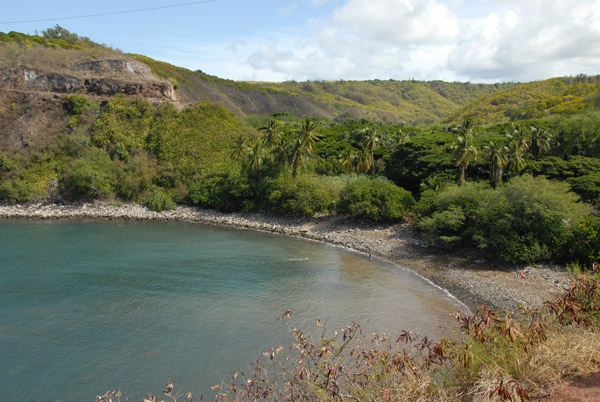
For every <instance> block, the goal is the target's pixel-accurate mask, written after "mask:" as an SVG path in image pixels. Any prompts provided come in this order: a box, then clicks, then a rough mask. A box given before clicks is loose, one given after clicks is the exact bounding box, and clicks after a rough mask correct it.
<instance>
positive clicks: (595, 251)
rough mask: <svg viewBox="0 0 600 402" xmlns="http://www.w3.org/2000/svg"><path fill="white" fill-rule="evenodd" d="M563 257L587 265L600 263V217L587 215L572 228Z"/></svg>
mask: <svg viewBox="0 0 600 402" xmlns="http://www.w3.org/2000/svg"><path fill="white" fill-rule="evenodd" d="M563 258H564V259H565V260H567V261H568V260H571V261H576V262H577V263H579V264H582V265H584V266H588V267H591V266H592V265H593V264H600V217H598V216H589V217H587V218H586V219H585V220H584V221H582V222H580V223H579V224H578V225H577V226H575V227H574V228H573V230H572V232H571V238H570V240H569V242H567V244H566V245H565V249H564V255H563Z"/></svg>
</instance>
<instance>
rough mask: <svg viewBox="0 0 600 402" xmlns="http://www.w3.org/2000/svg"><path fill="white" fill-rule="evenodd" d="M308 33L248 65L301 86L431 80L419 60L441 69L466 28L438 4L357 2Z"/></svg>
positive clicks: (422, 0) (427, 0)
mask: <svg viewBox="0 0 600 402" xmlns="http://www.w3.org/2000/svg"><path fill="white" fill-rule="evenodd" d="M307 31H309V32H312V34H311V36H310V37H299V38H296V40H295V41H294V42H293V43H284V42H281V41H280V42H278V43H271V44H269V45H268V46H265V44H262V45H261V46H260V47H259V48H257V49H256V50H255V51H254V52H253V53H252V54H251V55H250V56H249V57H248V63H249V64H250V65H251V66H252V67H254V68H257V69H258V68H260V69H261V70H263V71H271V72H273V73H276V74H286V75H287V76H289V77H293V78H294V79H296V80H305V79H340V78H344V79H372V78H381V79H385V78H402V77H403V75H407V76H410V77H422V78H426V76H427V74H426V71H425V70H426V69H424V68H423V66H422V65H421V64H420V63H419V60H421V61H422V62H427V63H430V64H429V67H430V68H438V69H439V68H440V66H442V65H443V64H444V63H445V61H446V58H447V54H448V52H449V50H450V49H449V47H448V45H449V44H452V43H454V42H455V41H456V40H457V39H458V38H459V37H460V23H459V20H458V18H457V17H456V16H455V15H454V14H452V12H451V11H450V9H449V8H448V7H447V6H445V5H444V4H443V3H441V2H439V1H435V0H351V1H349V2H347V3H345V4H344V5H342V6H340V7H337V8H335V9H334V11H333V12H332V13H331V15H329V16H327V17H325V18H323V19H313V20H311V21H310V22H309V24H308V28H307ZM283 49H288V50H283ZM407 68H408V69H409V70H410V71H407Z"/></svg>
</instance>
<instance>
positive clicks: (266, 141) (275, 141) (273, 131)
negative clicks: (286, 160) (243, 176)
mask: <svg viewBox="0 0 600 402" xmlns="http://www.w3.org/2000/svg"><path fill="white" fill-rule="evenodd" d="M258 131H263V132H264V134H263V136H262V137H261V142H262V143H263V145H265V146H266V147H268V148H269V149H270V150H272V149H273V148H274V147H276V146H277V145H279V143H280V142H281V130H279V127H278V124H277V120H275V119H269V121H268V122H267V124H265V125H264V126H262V127H260V128H259V129H258ZM270 154H271V162H273V153H272V152H270Z"/></svg>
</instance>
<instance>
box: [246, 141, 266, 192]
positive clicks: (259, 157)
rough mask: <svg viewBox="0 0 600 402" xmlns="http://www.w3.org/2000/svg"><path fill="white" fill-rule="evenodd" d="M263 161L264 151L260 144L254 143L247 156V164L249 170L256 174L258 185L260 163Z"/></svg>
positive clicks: (259, 180)
mask: <svg viewBox="0 0 600 402" xmlns="http://www.w3.org/2000/svg"><path fill="white" fill-rule="evenodd" d="M263 159H264V149H263V147H262V144H261V143H260V142H258V143H256V144H255V145H254V146H253V147H252V149H251V151H250V154H249V155H248V164H249V166H250V169H252V170H253V171H254V172H255V173H256V181H257V182H258V183H260V182H261V179H262V178H261V169H262V163H263Z"/></svg>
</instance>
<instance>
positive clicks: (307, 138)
mask: <svg viewBox="0 0 600 402" xmlns="http://www.w3.org/2000/svg"><path fill="white" fill-rule="evenodd" d="M316 128H317V123H316V122H315V121H314V120H313V119H311V118H309V117H306V118H305V119H304V121H302V125H301V126H300V128H299V129H298V130H296V133H297V134H298V139H299V140H300V142H299V146H300V147H299V149H300V150H301V151H302V152H303V153H304V174H305V175H306V177H308V154H310V153H312V151H313V148H314V145H315V144H316V143H317V142H318V141H320V140H321V137H320V136H319V135H318V134H317V133H315V129H316Z"/></svg>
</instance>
